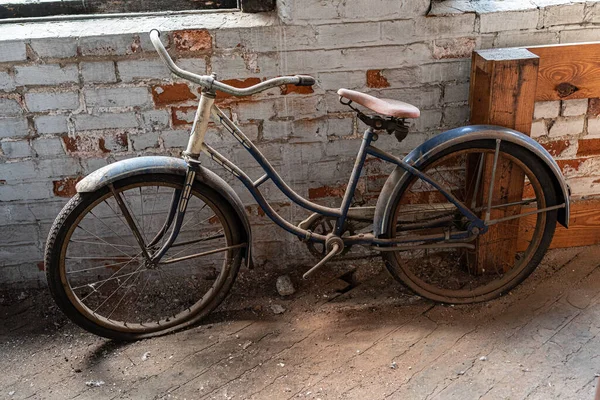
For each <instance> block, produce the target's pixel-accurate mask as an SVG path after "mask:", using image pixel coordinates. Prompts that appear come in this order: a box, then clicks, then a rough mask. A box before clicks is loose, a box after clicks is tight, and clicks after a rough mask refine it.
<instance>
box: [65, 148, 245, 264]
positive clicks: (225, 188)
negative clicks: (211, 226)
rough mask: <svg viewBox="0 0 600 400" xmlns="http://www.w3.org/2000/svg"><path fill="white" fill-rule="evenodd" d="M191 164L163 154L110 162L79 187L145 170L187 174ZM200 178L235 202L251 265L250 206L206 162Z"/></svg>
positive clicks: (95, 187) (97, 185)
mask: <svg viewBox="0 0 600 400" xmlns="http://www.w3.org/2000/svg"><path fill="white" fill-rule="evenodd" d="M187 168H188V167H187V164H186V162H185V161H184V160H182V159H181V158H175V157H162V156H149V157H136V158H130V159H127V160H122V161H119V162H116V163H113V164H109V165H107V166H104V167H102V168H100V169H98V170H96V171H94V172H92V173H91V174H89V175H88V176H86V177H85V178H83V179H82V180H81V181H80V182H79V183H78V184H77V186H76V187H75V188H76V189H77V192H78V193H89V192H94V191H96V190H98V189H100V188H102V187H104V186H106V185H108V184H110V183H112V182H115V181H117V180H119V179H123V178H128V177H130V176H136V175H142V174H174V175H181V176H182V177H183V176H185V174H186V172H187ZM196 180H197V181H200V182H202V183H204V184H205V185H207V186H209V187H210V188H212V189H213V190H215V191H216V192H217V193H219V194H220V195H221V196H223V198H224V199H225V200H226V201H228V202H229V204H231V207H232V208H233V210H234V211H235V213H236V214H237V217H238V218H239V222H240V223H241V224H242V226H243V227H244V230H245V235H246V237H245V239H246V241H247V242H248V247H247V249H246V252H245V254H244V258H245V259H246V265H247V266H248V267H250V268H251V267H252V265H253V264H252V255H251V248H252V231H251V228H250V222H249V221H248V216H247V214H246V210H245V208H244V205H243V204H242V201H241V200H240V198H239V196H238V195H237V193H235V191H234V190H233V189H232V188H231V186H229V185H228V184H227V182H225V181H224V180H223V179H222V178H220V177H219V176H218V175H217V174H215V173H214V172H212V171H210V170H209V169H207V168H204V167H203V166H200V167H199V170H198V172H197V173H196ZM182 182H183V181H182Z"/></svg>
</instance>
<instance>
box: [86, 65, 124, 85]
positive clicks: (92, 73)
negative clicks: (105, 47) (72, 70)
mask: <svg viewBox="0 0 600 400" xmlns="http://www.w3.org/2000/svg"><path fill="white" fill-rule="evenodd" d="M81 75H82V76H83V81H84V82H85V83H112V82H116V81H117V74H116V72H115V64H114V62H112V61H105V62H83V63H81Z"/></svg>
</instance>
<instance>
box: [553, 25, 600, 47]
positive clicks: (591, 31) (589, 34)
mask: <svg viewBox="0 0 600 400" xmlns="http://www.w3.org/2000/svg"><path fill="white" fill-rule="evenodd" d="M599 39H600V28H594V27H589V28H586V29H569V30H566V29H565V30H562V31H560V43H582V42H595V41H598V40H599Z"/></svg>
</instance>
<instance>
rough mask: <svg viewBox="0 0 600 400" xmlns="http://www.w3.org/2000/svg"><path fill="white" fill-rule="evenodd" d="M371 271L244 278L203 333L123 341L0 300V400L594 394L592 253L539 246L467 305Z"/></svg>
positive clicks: (37, 303) (598, 324) (596, 355)
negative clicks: (535, 260) (542, 251)
mask: <svg viewBox="0 0 600 400" xmlns="http://www.w3.org/2000/svg"><path fill="white" fill-rule="evenodd" d="M373 265H374V266H373V267H371V268H370V269H368V270H365V269H363V268H362V267H361V269H359V270H358V272H356V273H355V274H354V275H353V276H354V282H358V284H356V285H353V286H349V285H348V283H347V282H346V281H344V280H342V279H339V278H338V277H339V276H340V274H342V273H344V272H347V271H349V270H351V267H352V263H351V262H346V263H344V265H337V266H334V268H333V269H329V270H324V271H323V272H322V273H320V275H319V276H318V277H317V278H314V279H312V280H310V281H308V282H301V283H300V287H299V288H298V292H297V293H296V294H295V295H293V296H291V297H290V298H286V299H282V298H281V297H279V296H278V295H277V294H276V292H275V289H274V286H275V285H274V281H275V278H276V275H269V274H265V273H264V271H260V270H254V271H245V272H244V274H243V275H242V276H241V279H240V280H239V281H238V282H237V283H236V285H235V286H234V289H233V292H232V295H231V296H230V297H229V299H228V300H227V302H226V303H225V304H224V305H223V306H222V307H221V308H220V309H219V310H218V311H217V312H215V313H214V314H213V315H212V316H211V318H210V320H209V321H207V322H206V323H205V324H204V325H202V326H198V327H196V328H192V329H189V330H186V331H183V332H179V333H176V334H172V335H169V336H166V337H161V338H155V339H150V340H144V341H140V342H136V343H129V344H119V343H115V342H111V341H109V340H105V339H102V338H98V337H95V336H93V335H91V334H88V333H86V332H83V331H82V330H80V329H79V328H77V327H75V326H73V325H72V324H71V323H69V322H68V321H66V320H65V318H64V317H62V316H61V315H60V313H59V312H58V311H57V310H56V308H55V307H53V306H52V302H51V301H50V299H49V297H48V295H47V294H46V292H45V291H38V292H29V293H21V292H16V293H12V294H11V293H9V292H5V293H4V294H3V295H2V296H3V297H2V299H3V301H2V303H1V305H0V324H1V327H0V354H1V357H0V370H1V371H2V374H1V376H0V399H24V398H31V399H72V398H74V399H204V398H206V399H292V398H305V399H386V398H389V399H461V400H464V399H525V398H527V399H592V398H593V395H594V392H595V387H596V380H597V378H596V375H597V374H598V373H600V336H598V333H600V307H598V303H599V302H600V268H598V266H599V265H600V247H598V246H596V247H585V248H576V249H565V250H555V251H552V252H550V253H549V255H548V256H547V257H546V259H545V260H544V262H543V265H541V266H540V267H539V268H538V270H537V271H536V272H535V273H534V275H533V276H532V277H530V278H529V279H528V280H526V281H525V283H524V284H522V285H521V286H520V287H519V288H518V289H517V290H515V291H514V292H513V293H511V294H510V295H508V296H505V297H503V298H501V299H498V300H495V301H491V302H488V303H484V304H477V305H470V306H455V307H452V306H444V305H436V304H434V303H431V302H429V301H426V300H423V299H421V298H419V297H416V296H413V295H411V294H410V293H408V292H407V291H406V290H404V289H402V287H401V286H400V285H398V284H396V283H395V282H394V281H393V280H392V279H391V278H389V277H388V275H387V274H386V273H385V272H383V271H381V270H380V269H379V268H380V266H379V267H378V263H374V264H373ZM347 276H348V274H347ZM293 278H294V280H295V282H297V283H298V282H299V279H298V276H297V275H294V276H293ZM346 280H348V279H346ZM260 288H267V289H263V290H260ZM349 289H350V290H349ZM13 297H17V298H20V299H21V300H19V301H13V300H12V298H13ZM23 297H25V298H23ZM274 304H277V305H281V306H283V307H284V308H285V309H286V311H285V312H284V313H283V314H274V313H273V312H272V308H271V306H272V305H274ZM86 383H87V384H86Z"/></svg>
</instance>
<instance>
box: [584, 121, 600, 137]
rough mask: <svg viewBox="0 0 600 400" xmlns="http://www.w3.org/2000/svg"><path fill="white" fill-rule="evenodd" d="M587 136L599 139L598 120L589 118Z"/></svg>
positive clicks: (599, 127) (599, 125)
mask: <svg viewBox="0 0 600 400" xmlns="http://www.w3.org/2000/svg"><path fill="white" fill-rule="evenodd" d="M587 136H594V137H600V118H589V119H588V126H587Z"/></svg>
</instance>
